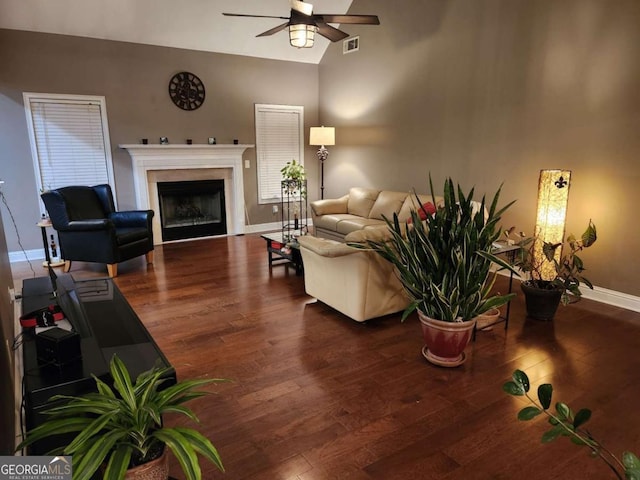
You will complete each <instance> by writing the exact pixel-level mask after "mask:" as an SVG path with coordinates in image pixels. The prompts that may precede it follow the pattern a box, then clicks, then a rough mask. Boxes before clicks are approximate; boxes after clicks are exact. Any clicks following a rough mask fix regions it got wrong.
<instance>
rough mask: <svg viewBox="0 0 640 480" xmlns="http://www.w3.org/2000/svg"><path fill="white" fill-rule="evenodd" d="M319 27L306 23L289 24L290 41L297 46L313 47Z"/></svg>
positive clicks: (293, 45)
mask: <svg viewBox="0 0 640 480" xmlns="http://www.w3.org/2000/svg"><path fill="white" fill-rule="evenodd" d="M317 30H318V27H316V26H315V25H307V24H304V23H300V24H296V25H289V43H290V44H291V46H292V47H296V48H311V47H313V42H314V40H315V36H316V31H317Z"/></svg>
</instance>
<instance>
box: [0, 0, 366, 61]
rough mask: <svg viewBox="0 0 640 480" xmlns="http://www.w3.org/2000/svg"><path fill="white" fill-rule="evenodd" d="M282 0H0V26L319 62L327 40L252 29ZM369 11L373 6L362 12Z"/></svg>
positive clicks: (326, 1)
mask: <svg viewBox="0 0 640 480" xmlns="http://www.w3.org/2000/svg"><path fill="white" fill-rule="evenodd" d="M310 1H311V2H312V3H314V13H335V14H342V13H347V11H348V10H349V7H350V6H351V3H352V0H316V1H313V0H310ZM289 11H290V6H289V1H288V0H0V28H9V29H15V30H27V31H35V32H45V33H56V34H63V35H74V36H80V37H91V38H99V39H105V40H117V41H124V42H133V43H142V44H148V45H159V46H165V47H177V48H186V49H190V50H202V51H210V52H219V53H229V54H235V55H247V56H252V57H261V58H271V59H278V60H287V61H295V62H304V63H319V62H320V60H321V59H322V55H323V54H324V52H325V50H326V49H327V47H328V45H329V41H328V40H326V39H325V38H322V37H320V36H317V38H316V42H315V45H314V46H313V48H305V49H297V48H293V47H291V46H290V45H289V40H288V36H287V32H286V30H285V31H282V32H279V33H277V34H275V35H272V36H268V37H260V38H256V35H257V34H259V33H262V32H264V31H265V30H268V29H270V28H273V27H275V26H277V25H280V24H282V23H283V20H279V19H275V18H240V17H225V16H223V15H222V12H228V13H246V14H255V15H273V16H283V17H288V16H289ZM363 13H375V12H363Z"/></svg>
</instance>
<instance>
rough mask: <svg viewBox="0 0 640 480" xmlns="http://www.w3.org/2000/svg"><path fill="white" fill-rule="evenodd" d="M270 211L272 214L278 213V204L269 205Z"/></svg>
mask: <svg viewBox="0 0 640 480" xmlns="http://www.w3.org/2000/svg"><path fill="white" fill-rule="evenodd" d="M271 213H273V214H274V215H275V214H276V213H278V205H274V206H272V207H271Z"/></svg>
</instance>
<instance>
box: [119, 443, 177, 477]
mask: <svg viewBox="0 0 640 480" xmlns="http://www.w3.org/2000/svg"><path fill="white" fill-rule="evenodd" d="M168 478H169V449H168V448H167V447H165V448H164V452H163V453H162V455H161V456H160V457H158V458H156V459H155V460H151V461H150V462H147V463H143V464H142V465H138V466H137V467H133V468H130V469H129V470H127V473H126V475H125V476H124V479H125V480H167V479H168Z"/></svg>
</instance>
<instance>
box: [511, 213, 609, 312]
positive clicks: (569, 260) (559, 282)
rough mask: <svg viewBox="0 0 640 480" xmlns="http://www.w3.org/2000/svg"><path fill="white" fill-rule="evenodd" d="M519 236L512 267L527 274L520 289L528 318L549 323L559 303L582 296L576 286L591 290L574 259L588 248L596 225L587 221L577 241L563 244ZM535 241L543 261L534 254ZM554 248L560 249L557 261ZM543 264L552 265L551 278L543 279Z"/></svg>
mask: <svg viewBox="0 0 640 480" xmlns="http://www.w3.org/2000/svg"><path fill="white" fill-rule="evenodd" d="M510 231H511V230H510ZM507 235H508V233H507ZM520 237H521V240H520V241H519V242H518V245H519V246H520V250H518V252H517V254H516V259H515V262H514V266H516V267H518V268H519V269H520V271H521V272H524V273H525V274H527V275H528V278H527V279H526V280H525V281H523V282H521V284H520V286H521V289H522V291H523V292H524V296H525V303H526V308H527V315H528V316H529V317H531V318H535V319H538V320H551V319H553V317H554V315H555V313H556V311H557V309H558V306H559V305H560V303H562V304H563V305H567V304H569V303H570V302H571V298H572V296H573V297H574V298H577V299H580V297H581V296H582V292H581V291H580V284H582V283H583V284H585V285H586V286H587V287H589V288H593V285H592V284H591V282H590V281H589V280H588V279H587V278H586V277H585V276H584V275H583V274H582V272H583V271H584V270H585V267H584V262H583V261H582V259H581V258H580V257H579V256H578V253H580V252H581V251H582V250H584V249H585V248H589V247H590V246H591V245H593V244H594V243H595V242H596V240H597V233H596V226H595V225H594V224H593V222H592V221H591V220H589V225H588V226H587V228H586V230H585V231H584V233H583V234H582V236H581V237H580V239H577V238H576V237H575V236H574V235H573V234H570V235H569V236H568V237H567V239H566V241H565V242H564V245H563V244H562V243H549V242H542V241H541V240H540V239H537V238H535V237H531V238H525V237H524V236H523V235H522V234H520ZM536 242H541V243H542V252H543V255H544V258H540V256H538V255H535V248H536ZM558 249H560V250H561V255H560V258H559V259H557V258H556V252H557V250H558ZM545 264H550V265H551V266H552V269H551V270H552V275H551V278H549V276H547V277H546V278H545V274H544V272H543V265H545Z"/></svg>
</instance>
